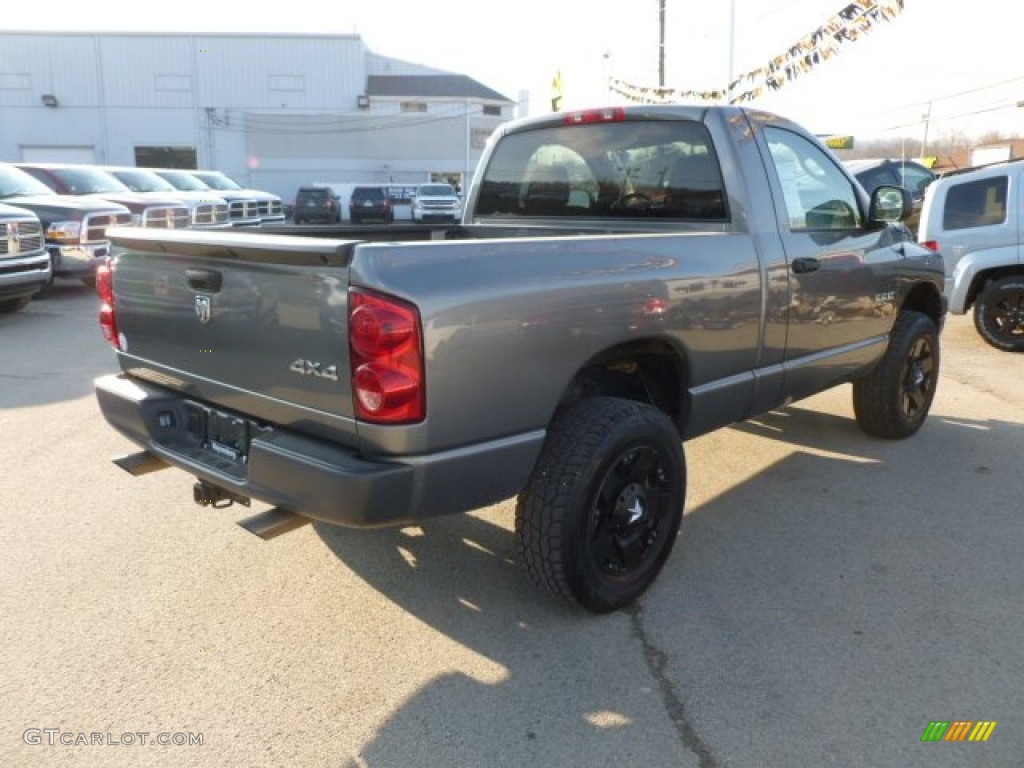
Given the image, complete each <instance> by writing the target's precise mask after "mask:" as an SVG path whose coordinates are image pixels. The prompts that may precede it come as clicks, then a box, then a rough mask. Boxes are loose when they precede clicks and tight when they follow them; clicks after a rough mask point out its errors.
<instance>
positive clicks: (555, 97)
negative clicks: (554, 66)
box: [551, 70, 562, 112]
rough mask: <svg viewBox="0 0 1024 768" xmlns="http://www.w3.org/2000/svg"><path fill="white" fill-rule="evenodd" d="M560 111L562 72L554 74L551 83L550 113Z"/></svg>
mask: <svg viewBox="0 0 1024 768" xmlns="http://www.w3.org/2000/svg"><path fill="white" fill-rule="evenodd" d="M561 109H562V70H558V71H557V72H555V77H554V79H552V81H551V111H552V112H560V111H561Z"/></svg>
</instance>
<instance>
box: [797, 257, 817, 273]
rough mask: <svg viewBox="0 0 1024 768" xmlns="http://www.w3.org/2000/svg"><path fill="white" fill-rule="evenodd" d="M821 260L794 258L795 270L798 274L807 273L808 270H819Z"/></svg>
mask: <svg viewBox="0 0 1024 768" xmlns="http://www.w3.org/2000/svg"><path fill="white" fill-rule="evenodd" d="M820 266H821V262H820V261H818V260H817V259H807V258H803V259H793V272H795V273H796V274H798V275H806V274H807V273H808V272H817V271H818V268H819V267H820Z"/></svg>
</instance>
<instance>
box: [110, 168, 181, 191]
mask: <svg viewBox="0 0 1024 768" xmlns="http://www.w3.org/2000/svg"><path fill="white" fill-rule="evenodd" d="M110 173H111V174H112V175H113V176H114V177H115V178H116V179H117V180H118V181H120V182H121V183H122V184H124V185H125V186H126V187H128V189H130V190H131V191H132V192H176V191H177V189H175V187H174V186H172V185H171V183H170V182H168V181H165V180H164V179H161V178H160V177H159V176H157V175H156V174H155V173H152V172H151V171H142V170H124V171H111V172H110Z"/></svg>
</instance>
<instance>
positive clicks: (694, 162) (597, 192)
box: [475, 120, 728, 221]
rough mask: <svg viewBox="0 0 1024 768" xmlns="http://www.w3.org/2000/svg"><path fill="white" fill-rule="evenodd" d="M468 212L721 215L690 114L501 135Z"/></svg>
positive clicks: (705, 146) (710, 167)
mask: <svg viewBox="0 0 1024 768" xmlns="http://www.w3.org/2000/svg"><path fill="white" fill-rule="evenodd" d="M475 212H476V215H478V216H494V217H500V218H517V217H522V218H536V217H540V218H580V217H582V218H589V217H600V218H628V217H653V218H661V219H675V220H691V221H726V220H728V209H727V205H726V195H725V189H724V185H723V182H722V173H721V169H720V167H719V162H718V158H717V157H716V155H715V152H714V147H713V144H712V141H711V137H710V135H709V134H708V132H707V129H706V128H705V127H704V126H703V125H702V124H700V123H697V122H694V121H690V120H673V121H642V120H637V121H622V122H613V123H595V124H591V125H583V126H580V125H571V126H554V127H547V128H542V129H537V130H532V131H526V132H523V133H512V134H509V135H507V136H505V137H503V138H502V140H501V141H500V142H499V143H498V145H497V147H496V148H495V152H494V154H493V155H492V156H491V158H490V160H489V162H488V164H487V168H486V169H484V173H483V178H482V180H481V183H480V192H479V195H478V199H477V202H476V209H475Z"/></svg>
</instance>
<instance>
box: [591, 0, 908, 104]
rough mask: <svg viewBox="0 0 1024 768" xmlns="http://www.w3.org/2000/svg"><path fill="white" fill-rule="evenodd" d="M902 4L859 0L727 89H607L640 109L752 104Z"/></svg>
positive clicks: (619, 85)
mask: <svg viewBox="0 0 1024 768" xmlns="http://www.w3.org/2000/svg"><path fill="white" fill-rule="evenodd" d="M903 2H904V0H891V1H890V2H877V1H876V0H857V2H855V3H850V4H849V5H847V6H846V7H845V8H843V9H842V10H841V11H839V13H837V14H835V15H834V16H832V17H831V18H829V19H828V20H827V21H826V22H825V23H824V24H822V25H821V26H820V27H818V28H817V29H816V30H814V31H813V32H811V33H810V34H808V35H805V36H803V37H802V38H800V39H799V40H798V41H797V42H795V43H794V44H793V45H791V46H790V47H789V48H788V49H787V50H785V51H783V52H782V53H780V54H779V55H778V56H774V57H773V58H772V59H771V60H770V61H768V62H767V63H765V64H764V65H762V66H760V67H758V68H757V69H753V70H751V71H750V72H746V73H744V74H742V75H740V76H739V77H737V78H736V79H735V80H733V81H732V82H731V83H729V87H728V88H727V89H719V90H707V91H694V90H678V89H675V88H659V87H650V86H639V85H634V84H632V83H627V82H625V81H624V80H620V79H617V78H611V79H610V80H609V83H608V85H609V87H610V88H611V90H613V91H614V92H615V93H617V94H619V95H620V96H624V97H626V98H627V99H629V100H630V101H635V102H638V103H640V104H674V103H678V102H681V101H715V102H728V103H729V104H742V103H744V102H748V101H754V100H755V99H758V98H760V97H761V96H762V95H764V93H765V91H766V90H768V91H777V90H779V89H780V88H783V87H785V86H786V85H788V84H789V83H792V82H793V81H794V80H798V79H799V78H800V77H801V76H803V75H805V74H807V73H808V72H810V71H811V70H813V69H815V68H816V67H817V66H818V65H819V64H821V63H822V62H823V61H828V60H829V59H831V58H832V57H834V56H838V55H839V54H840V53H841V52H842V51H843V50H844V49H845V48H846V46H848V45H851V44H853V43H855V42H857V41H858V40H859V39H861V38H862V37H863V36H864V35H867V34H869V33H871V32H872V31H874V30H875V29H876V28H877V27H878V26H879V25H880V24H883V23H887V22H889V21H892V20H893V19H894V18H896V16H898V15H899V14H900V13H901V12H902V11H903Z"/></svg>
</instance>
